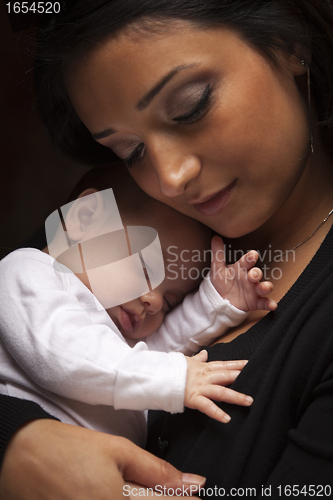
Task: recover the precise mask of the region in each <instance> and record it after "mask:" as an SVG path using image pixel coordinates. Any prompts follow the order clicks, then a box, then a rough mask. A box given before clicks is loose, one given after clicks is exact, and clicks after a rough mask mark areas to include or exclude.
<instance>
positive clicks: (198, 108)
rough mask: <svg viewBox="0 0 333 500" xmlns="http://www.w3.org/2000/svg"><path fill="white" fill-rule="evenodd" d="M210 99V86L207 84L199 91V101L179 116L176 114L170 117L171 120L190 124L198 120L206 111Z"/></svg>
mask: <svg viewBox="0 0 333 500" xmlns="http://www.w3.org/2000/svg"><path fill="white" fill-rule="evenodd" d="M210 100H211V87H210V84H208V85H207V86H206V87H205V88H204V90H203V92H201V96H200V99H199V102H197V103H196V104H195V106H194V107H193V108H192V109H191V110H190V111H188V112H187V113H184V114H182V115H180V116H176V117H174V118H172V121H174V122H177V123H179V124H190V123H194V122H195V121H197V120H199V119H200V118H201V117H202V116H203V115H204V114H205V113H206V111H208V108H209V104H210Z"/></svg>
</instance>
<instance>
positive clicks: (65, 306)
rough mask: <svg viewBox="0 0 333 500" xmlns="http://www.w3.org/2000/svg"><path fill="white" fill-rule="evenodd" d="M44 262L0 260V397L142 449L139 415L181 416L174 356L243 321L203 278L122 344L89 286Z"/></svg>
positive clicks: (21, 254)
mask: <svg viewBox="0 0 333 500" xmlns="http://www.w3.org/2000/svg"><path fill="white" fill-rule="evenodd" d="M53 262H54V260H53V258H52V257H50V256H49V255H47V254H45V253H43V252H41V251H39V250H36V249H31V248H25V249H20V250H16V251H15V252H13V253H11V254H9V255H8V256H7V257H6V258H5V259H3V260H2V261H1V262H0V392H1V393H3V394H8V395H10V396H16V397H19V398H23V399H29V400H32V401H35V402H36V403H38V404H40V405H41V406H42V407H43V408H44V409H45V410H46V411H47V412H49V413H51V414H52V415H54V416H56V417H58V418H59V419H60V420H61V421H62V422H65V423H70V424H75V425H80V426H84V427H87V428H90V429H95V430H98V431H102V432H108V433H111V434H116V435H121V436H125V437H127V438H129V439H131V440H132V441H133V442H135V443H136V444H138V445H140V446H144V444H145V439H146V415H145V412H144V410H146V409H162V410H166V411H169V412H172V413H176V412H181V411H183V409H184V406H183V404H184V391H185V382H186V370H187V363H186V360H185V357H184V356H183V354H181V353H185V354H189V355H191V354H193V353H194V352H196V351H198V349H199V347H200V346H204V345H208V344H209V343H210V342H211V341H212V339H213V338H216V337H217V336H218V335H219V334H222V333H224V332H225V331H226V330H227V329H228V328H230V327H231V326H235V325H236V324H239V323H240V322H242V321H243V320H244V319H245V317H246V316H247V313H245V312H243V311H240V310H239V309H237V308H236V307H234V306H232V305H231V304H230V303H229V301H228V300H224V299H222V298H221V297H220V295H219V294H218V293H217V291H216V290H215V288H214V287H213V285H212V284H211V281H210V279H204V280H203V282H202V283H201V285H200V288H199V291H198V292H196V293H193V294H190V295H188V296H187V297H186V298H185V299H184V301H183V303H182V304H180V305H179V306H178V307H176V308H175V309H174V310H173V311H171V312H170V313H169V314H168V315H167V316H166V318H165V320H164V323H163V325H162V326H161V327H160V328H159V329H158V331H156V332H155V333H154V334H153V335H151V336H150V337H147V338H146V339H144V341H137V342H136V343H135V341H133V344H132V346H130V345H129V344H128V343H127V341H126V340H125V338H124V337H123V336H122V334H121V333H120V331H119V330H118V328H117V327H116V325H115V324H114V323H113V321H112V320H111V318H110V317H109V315H108V314H107V312H106V311H105V310H104V309H103V310H97V308H96V299H95V298H94V296H93V295H92V293H91V292H90V291H89V290H88V288H86V286H85V285H83V283H82V282H81V281H80V280H79V279H78V278H77V277H76V276H75V274H73V273H69V272H66V273H64V272H59V271H56V270H55V269H54V267H53ZM169 351H173V352H169Z"/></svg>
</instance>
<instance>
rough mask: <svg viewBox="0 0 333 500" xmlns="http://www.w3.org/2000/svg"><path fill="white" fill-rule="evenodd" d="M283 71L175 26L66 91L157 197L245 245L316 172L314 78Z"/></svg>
mask: <svg viewBox="0 0 333 500" xmlns="http://www.w3.org/2000/svg"><path fill="white" fill-rule="evenodd" d="M280 59H281V63H282V64H283V65H284V71H281V70H278V69H277V68H276V67H274V66H273V64H272V63H270V62H269V61H268V60H267V58H265V57H264V56H263V55H261V54H260V53H259V52H258V51H257V50H255V49H254V48H253V47H252V46H250V45H249V44H248V43H246V42H245V41H244V40H243V39H242V38H240V37H239V36H238V35H237V34H236V33H235V32H233V31H230V30H228V29H224V28H210V29H205V30H203V29H201V30H199V29H197V28H195V27H193V25H191V24H190V23H187V22H182V23H180V22H173V23H170V26H169V28H168V30H166V29H165V30H164V31H163V32H160V33H154V32H151V33H149V34H147V33H141V34H140V33H133V32H127V33H125V32H124V33H121V34H120V35H118V36H116V37H112V38H110V39H108V40H107V41H105V42H103V43H102V44H101V45H99V46H98V48H97V49H96V50H94V52H91V53H90V54H88V55H86V56H85V58H84V59H82V60H80V61H79V62H77V63H76V64H75V65H73V66H72V67H71V69H70V71H68V73H67V75H66V85H67V88H68V92H69V95H70V98H71V100H72V102H73V105H74V107H75V109H76V110H77V113H78V115H79V116H80V118H81V119H82V121H83V122H84V124H85V125H86V126H87V128H88V129H89V130H90V131H91V133H92V134H93V136H94V137H95V139H96V140H97V141H98V142H99V143H101V144H103V145H104V146H107V147H109V148H111V149H112V150H113V151H114V152H115V153H116V154H117V155H118V156H119V157H120V158H122V159H124V160H125V162H126V163H127V165H128V168H129V171H130V173H131V175H132V176H133V178H134V179H135V180H136V182H137V183H138V184H139V186H140V187H141V188H142V189H143V190H144V191H146V193H148V194H149V195H151V196H152V197H154V198H156V199H158V200H160V201H162V202H164V203H166V204H167V205H170V206H172V207H173V208H175V209H176V210H179V211H180V212H182V213H184V214H186V215H188V216H190V217H193V218H195V219H197V220H199V221H201V222H203V223H204V224H206V225H208V226H210V227H211V228H212V229H214V230H216V231H217V232H219V233H220V234H222V235H224V236H226V237H229V238H234V237H239V236H242V235H244V234H247V233H250V232H252V231H254V230H256V229H257V228H259V227H261V226H262V225H263V224H264V223H265V222H267V221H268V220H269V219H270V218H271V217H272V216H273V215H274V214H276V213H278V212H279V209H280V208H281V207H282V206H283V205H284V204H285V202H287V200H289V199H290V197H292V196H293V192H294V191H295V189H296V186H297V184H298V181H299V179H300V178H301V175H302V173H303V171H304V169H306V158H307V156H308V149H309V130H308V119H307V109H306V105H305V103H304V99H302V97H301V95H300V92H299V89H298V87H297V86H296V83H295V76H298V75H301V74H302V73H304V71H305V69H304V68H303V66H302V65H301V62H300V61H299V60H297V59H296V58H294V57H292V56H290V57H287V56H280Z"/></svg>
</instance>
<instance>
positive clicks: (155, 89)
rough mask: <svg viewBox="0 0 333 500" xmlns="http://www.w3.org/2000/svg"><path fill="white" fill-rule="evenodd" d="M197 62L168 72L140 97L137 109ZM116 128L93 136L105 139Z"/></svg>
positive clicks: (114, 131)
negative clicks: (178, 74) (180, 72)
mask: <svg viewBox="0 0 333 500" xmlns="http://www.w3.org/2000/svg"><path fill="white" fill-rule="evenodd" d="M196 65H197V63H192V64H184V65H182V66H177V68H174V69H172V70H171V71H169V73H167V74H166V75H165V76H164V77H163V78H162V79H161V80H160V81H159V82H158V83H157V84H156V85H155V86H154V87H153V88H152V89H151V90H149V92H147V94H146V95H145V96H144V97H143V98H142V99H140V101H139V102H138V104H137V105H136V107H137V109H138V110H139V111H141V110H143V109H145V108H146V107H147V106H148V105H149V104H150V103H151V101H152V100H153V99H154V97H155V96H156V95H157V94H158V93H159V92H160V91H161V90H162V89H163V87H164V86H165V85H166V84H167V83H168V82H169V81H170V80H171V79H172V78H173V77H174V76H175V75H176V74H177V73H179V71H183V70H184V69H188V68H192V67H193V66H196ZM115 133H116V130H113V129H112V128H109V129H106V130H103V131H102V132H97V133H96V134H91V135H92V136H93V138H94V139H95V140H96V141H97V140H98V139H104V138H105V137H108V136H109V135H112V134H115Z"/></svg>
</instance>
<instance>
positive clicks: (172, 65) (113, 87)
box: [65, 22, 251, 131]
mask: <svg viewBox="0 0 333 500" xmlns="http://www.w3.org/2000/svg"><path fill="white" fill-rule="evenodd" d="M246 50H247V51H248V50H251V49H250V47H249V46H248V45H247V44H246V43H245V42H244V41H243V40H242V39H241V38H240V37H239V35H238V34H237V33H235V32H233V31H231V30H229V29H227V28H222V27H218V28H217V27H214V28H207V29H199V28H197V27H195V26H194V25H193V24H192V23H189V22H182V23H181V26H178V27H177V29H176V27H174V28H173V29H172V30H171V29H170V30H166V31H165V32H162V33H160V32H158V33H155V32H152V33H151V34H150V35H148V34H147V33H143V34H140V33H136V34H135V36H131V35H130V34H127V32H126V31H124V32H122V33H120V34H118V35H117V36H112V37H110V38H108V39H107V40H104V41H103V42H102V43H101V44H100V46H98V48H96V49H94V50H93V51H91V52H90V53H88V54H86V55H85V57H84V58H81V59H80V60H78V61H76V62H75V63H73V64H72V65H71V66H69V67H68V68H67V71H66V74H65V82H66V86H67V89H68V93H69V96H70V98H71V100H72V102H73V105H74V107H75V108H76V110H77V111H78V114H79V116H80V118H81V120H82V121H83V122H84V123H85V124H86V125H87V126H88V128H89V129H90V130H91V131H92V129H93V128H94V126H100V122H99V123H98V124H97V123H96V124H95V123H93V122H91V115H92V116H93V115H97V114H99V116H102V115H103V110H105V109H106V107H107V106H108V105H110V106H112V107H113V108H114V110H113V111H114V113H115V115H116V114H117V111H119V114H120V115H123V113H124V110H126V108H127V107H132V108H135V107H136V106H137V105H138V104H139V103H140V102H141V101H142V99H143V97H144V96H146V95H147V94H149V92H150V91H151V90H152V89H154V88H156V86H158V84H159V83H160V82H163V80H164V79H167V78H168V75H170V74H172V73H173V72H177V70H180V69H183V68H185V69H186V70H187V71H191V68H194V69H193V71H194V70H195V67H202V66H209V67H216V65H217V64H221V62H222V61H223V64H224V65H225V66H227V65H228V64H230V62H231V61H232V60H234V59H235V58H236V57H237V58H239V57H242V56H243V53H244V51H246ZM88 118H89V119H88ZM87 119H88V121H89V123H88V124H87ZM94 131H95V130H94ZM96 131H97V130H96Z"/></svg>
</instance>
